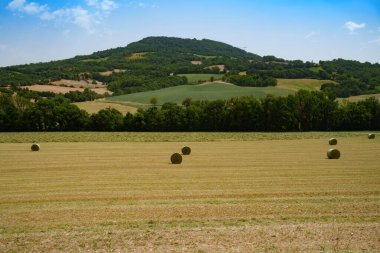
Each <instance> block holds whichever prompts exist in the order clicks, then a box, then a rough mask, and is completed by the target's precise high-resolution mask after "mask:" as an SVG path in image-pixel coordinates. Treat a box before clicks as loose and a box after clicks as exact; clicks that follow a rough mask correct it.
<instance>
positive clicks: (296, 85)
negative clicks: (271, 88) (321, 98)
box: [276, 78, 333, 91]
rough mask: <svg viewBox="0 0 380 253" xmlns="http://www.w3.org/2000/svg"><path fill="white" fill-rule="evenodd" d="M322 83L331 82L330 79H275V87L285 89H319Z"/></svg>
mask: <svg viewBox="0 0 380 253" xmlns="http://www.w3.org/2000/svg"><path fill="white" fill-rule="evenodd" d="M324 83H333V81H330V80H317V79H281V78H279V79H277V86H276V87H277V88H281V89H287V90H293V91H298V90H301V89H302V90H309V91H314V90H320V88H321V85H322V84H324Z"/></svg>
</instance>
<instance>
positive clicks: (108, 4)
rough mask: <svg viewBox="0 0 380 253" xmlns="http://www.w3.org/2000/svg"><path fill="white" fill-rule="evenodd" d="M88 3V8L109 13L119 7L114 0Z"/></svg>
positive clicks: (97, 0)
mask: <svg viewBox="0 0 380 253" xmlns="http://www.w3.org/2000/svg"><path fill="white" fill-rule="evenodd" d="M86 2H87V5H88V6H91V7H95V8H97V9H100V10H102V11H104V12H107V13H108V12H109V11H111V10H114V9H116V8H117V7H118V5H117V4H116V3H115V2H114V1H112V0H86Z"/></svg>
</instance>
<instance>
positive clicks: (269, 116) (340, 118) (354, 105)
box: [0, 90, 380, 131]
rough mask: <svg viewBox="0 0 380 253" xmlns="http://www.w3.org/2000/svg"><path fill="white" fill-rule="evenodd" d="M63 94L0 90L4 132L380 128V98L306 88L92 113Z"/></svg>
mask: <svg viewBox="0 0 380 253" xmlns="http://www.w3.org/2000/svg"><path fill="white" fill-rule="evenodd" d="M70 102H71V101H70V100H69V99H67V98H65V97H63V96H54V97H51V98H47V99H39V100H37V101H36V102H34V103H33V102H31V101H30V100H29V99H26V98H24V97H22V96H19V95H15V94H12V93H11V92H8V93H6V92H3V93H1V94H0V131H84V130H87V131H331V130H379V129H380V102H379V101H378V100H377V99H375V98H373V97H372V98H368V99H366V100H364V101H359V102H346V103H341V104H340V103H338V102H337V101H336V100H335V96H334V95H333V93H325V92H308V91H304V90H301V91H299V92H297V93H296V94H295V95H289V96H287V97H274V96H271V95H268V96H267V97H265V98H262V99H255V98H253V97H239V98H232V99H229V100H217V101H191V99H186V100H185V101H183V104H182V105H177V104H173V103H165V104H163V105H162V107H160V108H158V107H156V106H154V105H152V106H151V107H150V108H148V109H146V110H142V109H140V110H138V112H137V113H135V114H131V113H128V114H126V115H122V114H121V113H120V112H119V111H117V110H115V109H111V108H107V109H103V110H100V111H99V112H98V113H95V114H92V115H89V114H88V113H87V112H85V111H83V110H80V109H79V108H78V107H77V106H75V105H73V104H71V103H70Z"/></svg>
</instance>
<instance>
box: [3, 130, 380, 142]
mask: <svg viewBox="0 0 380 253" xmlns="http://www.w3.org/2000/svg"><path fill="white" fill-rule="evenodd" d="M373 133H375V134H376V135H377V136H379V135H380V132H379V131H374V132H373ZM367 134H368V132H288V133H272V132H220V133H218V132H162V133H158V132H13V133H4V132H2V133H1V132H0V143H32V142H178V141H186V142H214V141H261V140H303V139H305V140H307V139H326V140H328V139H329V138H331V137H335V138H338V140H339V138H353V139H363V138H364V139H365V138H367Z"/></svg>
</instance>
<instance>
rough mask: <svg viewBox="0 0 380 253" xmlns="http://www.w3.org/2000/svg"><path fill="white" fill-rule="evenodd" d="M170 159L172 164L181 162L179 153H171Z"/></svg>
mask: <svg viewBox="0 0 380 253" xmlns="http://www.w3.org/2000/svg"><path fill="white" fill-rule="evenodd" d="M170 161H171V162H172V164H181V163H182V156H181V154H179V153H174V154H172V156H171V157H170Z"/></svg>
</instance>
